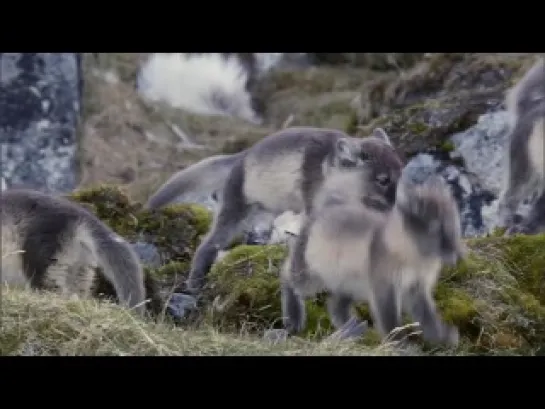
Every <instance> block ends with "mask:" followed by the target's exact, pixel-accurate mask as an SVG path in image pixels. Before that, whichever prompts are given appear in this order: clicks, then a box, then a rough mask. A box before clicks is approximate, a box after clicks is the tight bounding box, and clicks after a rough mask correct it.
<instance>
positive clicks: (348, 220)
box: [281, 176, 466, 345]
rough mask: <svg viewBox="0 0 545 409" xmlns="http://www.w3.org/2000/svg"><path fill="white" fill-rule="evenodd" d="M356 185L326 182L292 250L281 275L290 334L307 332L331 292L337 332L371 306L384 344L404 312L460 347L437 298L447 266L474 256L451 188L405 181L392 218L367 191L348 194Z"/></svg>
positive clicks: (429, 335)
mask: <svg viewBox="0 0 545 409" xmlns="http://www.w3.org/2000/svg"><path fill="white" fill-rule="evenodd" d="M370 179H371V178H370ZM348 182H349V181H347V180H346V176H343V177H333V178H329V179H327V180H326V181H325V183H324V185H323V188H322V189H321V191H320V193H319V194H318V195H317V197H316V201H315V207H314V209H313V212H312V213H311V214H310V215H309V216H308V217H307V218H306V219H305V221H304V223H303V226H302V228H301V232H300V235H299V236H298V237H297V238H296V239H295V241H294V242H293V243H292V245H291V246H290V252H289V255H288V257H287V259H286V261H285V263H284V266H283V269H282V270H281V297H282V315H283V319H284V325H285V328H286V330H287V331H288V332H289V333H297V332H299V331H301V330H303V328H304V326H305V321H306V314H305V306H304V302H303V300H304V299H305V298H307V297H311V296H314V295H315V294H317V293H319V292H322V291H327V292H328V293H329V298H328V312H329V315H330V317H331V321H332V324H333V325H334V327H336V328H337V329H341V328H343V327H344V326H345V325H346V324H347V323H348V322H353V325H354V326H355V325H356V323H357V321H358V320H357V318H356V317H355V316H352V313H351V311H350V309H351V306H352V303H353V302H355V301H358V302H359V301H368V302H369V304H370V309H371V314H372V317H373V320H374V322H375V325H376V326H377V327H378V330H379V332H380V333H381V334H382V335H383V336H385V335H387V334H388V333H390V332H391V331H392V330H393V329H394V328H396V327H399V326H401V324H402V322H401V311H402V309H403V307H404V308H407V309H408V310H409V312H410V313H411V314H412V315H413V316H414V318H416V319H417V320H418V321H419V322H420V325H421V327H422V330H423V335H424V338H425V339H427V340H429V341H431V342H444V343H447V344H451V345H455V344H457V342H458V331H457V329H456V328H455V327H451V326H448V325H447V324H445V323H443V322H442V321H441V319H440V318H439V316H438V313H437V312H436V308H435V302H434V300H433V295H432V291H433V288H434V287H435V284H436V282H437V279H438V276H439V273H440V269H441V267H442V265H443V263H449V264H454V263H456V262H457V261H458V259H459V258H460V257H463V255H464V254H465V251H466V250H465V247H464V245H463V242H462V240H461V237H462V236H461V228H460V218H459V213H458V207H457V205H456V202H455V200H454V198H453V197H452V194H451V192H450V190H449V188H448V186H447V185H446V183H444V181H443V180H442V179H440V178H439V177H432V178H431V180H428V181H427V182H425V183H424V184H422V185H416V186H413V185H411V184H409V182H405V181H403V180H402V181H400V182H399V184H398V191H397V195H396V196H397V199H396V204H395V206H394V207H393V208H392V209H391V210H389V211H386V212H385V211H384V210H383V209H382V207H381V206H380V205H379V206H376V205H375V203H373V200H363V201H362V200H361V197H362V196H363V197H365V196H366V191H365V189H363V190H362V191H351V190H348V189H344V186H345V185H346V184H347V183H348ZM369 183H372V180H369Z"/></svg>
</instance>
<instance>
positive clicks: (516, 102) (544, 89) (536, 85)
mask: <svg viewBox="0 0 545 409" xmlns="http://www.w3.org/2000/svg"><path fill="white" fill-rule="evenodd" d="M544 84H545V61H544V59H543V57H540V58H539V59H538V60H537V61H536V62H535V63H534V65H533V66H532V67H531V68H530V69H529V70H528V71H527V72H526V73H525V74H524V76H523V77H522V78H521V79H520V80H519V81H518V82H517V83H516V84H515V86H513V87H512V88H511V89H510V90H509V91H507V95H506V99H505V102H506V107H507V111H508V112H510V113H511V115H512V117H513V118H516V117H519V116H523V115H525V114H527V113H528V112H530V111H532V110H535V109H536V108H537V107H538V106H540V105H541V106H543V105H544V104H545V85H544Z"/></svg>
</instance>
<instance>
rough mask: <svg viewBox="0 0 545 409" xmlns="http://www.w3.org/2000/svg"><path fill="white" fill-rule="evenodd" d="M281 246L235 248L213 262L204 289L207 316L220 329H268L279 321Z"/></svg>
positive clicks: (283, 250)
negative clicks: (247, 325)
mask: <svg viewBox="0 0 545 409" xmlns="http://www.w3.org/2000/svg"><path fill="white" fill-rule="evenodd" d="M284 256H285V249H284V247H283V246H279V245H277V246H248V245H244V246H238V247H236V248H234V249H233V250H232V251H231V252H229V253H228V254H227V255H226V256H225V257H224V258H223V259H222V260H221V261H219V262H218V263H216V264H215V265H214V266H213V267H212V270H211V271H210V273H209V275H208V284H207V285H206V288H205V293H206V294H207V295H208V296H207V302H206V304H207V305H208V306H209V311H208V313H209V314H208V316H209V318H211V320H212V321H213V322H214V323H215V324H217V325H221V326H222V327H232V326H234V327H237V328H238V329H240V325H243V324H244V323H248V322H250V323H253V324H255V325H258V326H260V327H268V326H271V325H274V324H275V321H277V320H278V319H279V311H280V294H279V279H278V272H279V269H280V267H281V264H282V261H283V259H284Z"/></svg>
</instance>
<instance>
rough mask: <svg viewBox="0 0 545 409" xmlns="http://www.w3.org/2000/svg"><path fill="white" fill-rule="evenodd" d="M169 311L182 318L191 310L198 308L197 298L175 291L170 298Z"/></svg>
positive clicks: (179, 318) (177, 317)
mask: <svg viewBox="0 0 545 409" xmlns="http://www.w3.org/2000/svg"><path fill="white" fill-rule="evenodd" d="M167 308H168V311H169V313H170V314H172V316H173V317H175V318H176V319H178V320H182V319H184V318H185V317H186V315H187V314H188V313H189V312H190V311H195V310H196V309H197V299H196V298H195V297H193V296H191V295H188V294H177V293H174V294H172V295H171V296H170V299H169V300H168V306H167Z"/></svg>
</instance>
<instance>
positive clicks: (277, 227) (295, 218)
mask: <svg viewBox="0 0 545 409" xmlns="http://www.w3.org/2000/svg"><path fill="white" fill-rule="evenodd" d="M301 218H302V216H300V215H299V214H297V213H294V212H292V211H287V212H284V213H282V214H281V215H280V216H278V217H277V218H276V219H275V220H274V222H273V228H272V233H271V238H270V239H269V244H276V243H285V242H287V241H288V240H289V239H290V238H291V237H293V236H297V235H299V230H300V229H301V222H302V220H301Z"/></svg>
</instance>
